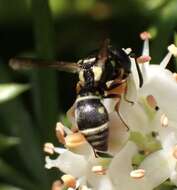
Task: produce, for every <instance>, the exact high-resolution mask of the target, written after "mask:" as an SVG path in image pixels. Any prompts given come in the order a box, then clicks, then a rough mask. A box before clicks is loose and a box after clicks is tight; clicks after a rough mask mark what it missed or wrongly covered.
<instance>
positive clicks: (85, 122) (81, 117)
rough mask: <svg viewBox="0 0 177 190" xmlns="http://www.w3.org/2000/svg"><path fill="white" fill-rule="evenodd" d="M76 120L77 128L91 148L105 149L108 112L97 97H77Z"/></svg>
mask: <svg viewBox="0 0 177 190" xmlns="http://www.w3.org/2000/svg"><path fill="white" fill-rule="evenodd" d="M76 120H77V124H78V128H79V130H80V132H81V133H83V134H84V136H85V137H86V139H87V140H88V142H89V143H90V144H91V145H92V146H93V148H95V149H97V150H100V151H106V150H107V142H108V133H109V131H108V120H109V118H108V113H107V110H106V109H105V107H104V105H103V104H102V103H101V101H100V98H98V97H91V96H90V97H89V96H85V97H81V98H78V99H77V104H76Z"/></svg>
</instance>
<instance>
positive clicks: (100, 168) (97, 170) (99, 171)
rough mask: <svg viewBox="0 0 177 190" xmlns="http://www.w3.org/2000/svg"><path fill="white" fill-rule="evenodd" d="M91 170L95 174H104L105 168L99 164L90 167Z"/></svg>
mask: <svg viewBox="0 0 177 190" xmlns="http://www.w3.org/2000/svg"><path fill="white" fill-rule="evenodd" d="M92 172H93V173H95V174H97V175H105V174H106V169H105V168H103V166H101V165H98V166H93V167H92Z"/></svg>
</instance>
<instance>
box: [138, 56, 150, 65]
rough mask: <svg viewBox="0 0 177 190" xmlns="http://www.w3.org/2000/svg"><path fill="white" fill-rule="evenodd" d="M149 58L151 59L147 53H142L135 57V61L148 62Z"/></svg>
mask: <svg viewBox="0 0 177 190" xmlns="http://www.w3.org/2000/svg"><path fill="white" fill-rule="evenodd" d="M150 60H151V57H150V56H149V55H142V56H140V57H138V58H137V63H139V64H143V63H146V62H149V61H150Z"/></svg>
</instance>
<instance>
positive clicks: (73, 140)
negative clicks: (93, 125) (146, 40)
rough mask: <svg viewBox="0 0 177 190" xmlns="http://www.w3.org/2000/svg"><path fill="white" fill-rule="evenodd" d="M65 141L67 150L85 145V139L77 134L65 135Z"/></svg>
mask: <svg viewBox="0 0 177 190" xmlns="http://www.w3.org/2000/svg"><path fill="white" fill-rule="evenodd" d="M65 141H66V146H67V147H68V148H76V147H78V146H80V145H82V144H84V143H86V139H85V137H84V135H82V134H81V133H79V132H78V133H73V134H70V135H67V136H66V138H65Z"/></svg>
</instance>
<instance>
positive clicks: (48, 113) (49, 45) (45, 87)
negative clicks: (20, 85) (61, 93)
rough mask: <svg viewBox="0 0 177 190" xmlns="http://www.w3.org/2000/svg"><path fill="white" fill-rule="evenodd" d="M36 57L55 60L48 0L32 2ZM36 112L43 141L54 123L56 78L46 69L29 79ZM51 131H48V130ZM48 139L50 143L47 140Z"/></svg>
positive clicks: (53, 33)
mask: <svg viewBox="0 0 177 190" xmlns="http://www.w3.org/2000/svg"><path fill="white" fill-rule="evenodd" d="M31 11H32V15H33V23H34V35H35V45H36V51H37V56H38V57H39V58H44V59H53V58H54V57H55V53H56V52H55V49H56V48H55V29H54V23H53V20H52V16H51V11H50V8H49V5H48V0H31ZM32 81H33V93H34V102H35V111H36V116H37V122H38V125H39V127H40V130H41V131H40V132H41V134H43V137H44V139H45V141H46V140H50V139H51V137H52V136H50V134H53V133H52V131H53V130H54V129H53V126H54V125H55V123H56V121H57V113H58V108H57V105H58V103H57V100H58V97H57V76H56V72H55V71H51V70H49V69H46V70H36V71H35V72H34V73H33V75H32ZM49 128H50V130H49ZM47 138H49V139H47Z"/></svg>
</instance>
